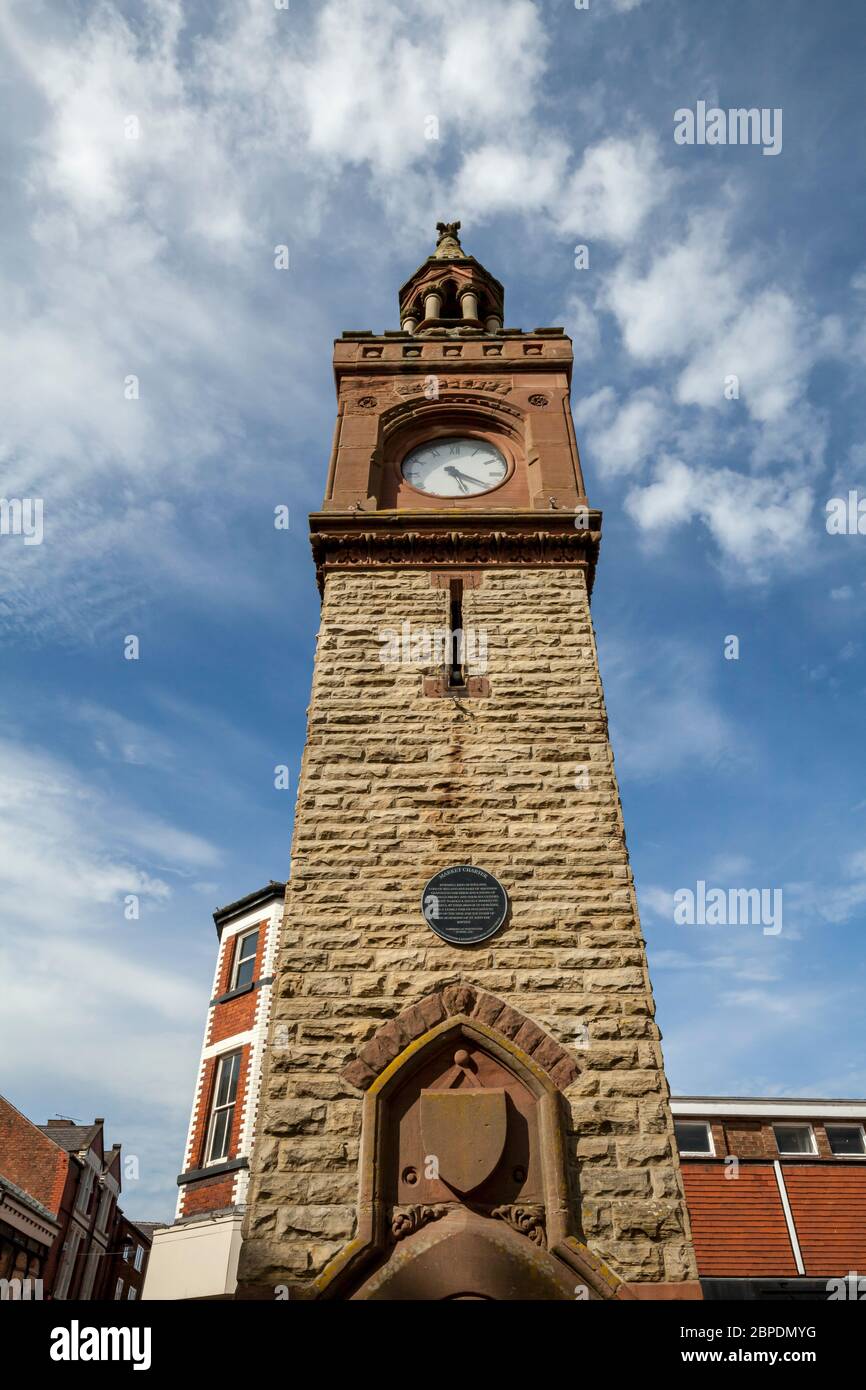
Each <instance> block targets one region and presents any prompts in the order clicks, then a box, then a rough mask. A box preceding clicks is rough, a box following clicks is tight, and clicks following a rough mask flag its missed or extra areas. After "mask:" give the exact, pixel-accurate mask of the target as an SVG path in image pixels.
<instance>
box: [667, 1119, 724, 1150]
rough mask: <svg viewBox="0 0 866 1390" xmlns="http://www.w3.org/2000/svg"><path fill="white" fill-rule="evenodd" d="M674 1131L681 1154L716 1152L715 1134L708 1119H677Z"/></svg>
mask: <svg viewBox="0 0 866 1390" xmlns="http://www.w3.org/2000/svg"><path fill="white" fill-rule="evenodd" d="M674 1132H675V1133H676V1136H677V1147H678V1149H679V1151H680V1153H681V1154H709V1155H710V1157H712V1155H713V1154H714V1152H715V1150H714V1148H713V1136H712V1135H711V1133H710V1127H709V1125H708V1124H707V1122H706V1120H676V1121H675V1123H674Z"/></svg>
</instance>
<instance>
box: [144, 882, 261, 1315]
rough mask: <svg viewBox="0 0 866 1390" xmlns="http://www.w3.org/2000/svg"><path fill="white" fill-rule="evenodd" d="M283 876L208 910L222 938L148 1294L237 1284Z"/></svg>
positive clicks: (200, 1291)
mask: <svg viewBox="0 0 866 1390" xmlns="http://www.w3.org/2000/svg"><path fill="white" fill-rule="evenodd" d="M285 891H286V885H285V883H276V882H273V881H272V882H270V883H268V884H267V885H266V886H265V887H264V888H260V889H258V890H257V891H256V892H255V893H249V894H248V895H247V896H246V897H244V898H241V899H240V900H239V901H238V902H234V903H230V904H229V905H228V906H227V907H223V908H219V909H218V910H217V911H216V912H215V913H214V925H215V927H216V932H217V939H218V942H219V946H218V950H217V962H216V969H215V972H214V980H213V987H212V990H211V998H210V1003H209V1005H208V1009H207V1021H206V1024H205V1032H204V1041H203V1044H202V1051H201V1058H200V1060H199V1067H198V1075H197V1078H196V1085H195V1094H194V1098H193V1105H192V1114H191V1118H190V1125H189V1133H188V1136H187V1143H186V1150H185V1152H184V1160H183V1171H182V1172H181V1174H180V1176H179V1177H178V1180H177V1181H178V1187H179V1189H180V1191H179V1194H178V1202H177V1215H176V1219H175V1221H174V1223H173V1225H171V1226H163V1227H158V1228H157V1229H156V1231H155V1233H154V1241H153V1254H152V1259H151V1265H150V1272H149V1275H148V1280H147V1287H146V1289H145V1292H144V1297H145V1298H148V1299H152V1298H208V1297H225V1296H226V1295H230V1294H232V1293H233V1292H234V1289H235V1285H236V1282H237V1280H236V1272H237V1261H238V1252H239V1249H240V1239H241V1223H242V1220H243V1214H244V1209H245V1204H246V1194H247V1184H248V1181H249V1159H250V1154H251V1152H252V1144H253V1135H254V1133H255V1124H256V1116H257V1110H258V1102H259V1090H260V1086H261V1069H262V1060H263V1057H264V1049H265V1041H266V1038H267V1027H268V1019H269V1017H270V1009H271V988H272V984H273V974H274V958H275V953H276V948H277V934H278V931H279V926H280V922H281V920H282V914H283V900H284V897H285Z"/></svg>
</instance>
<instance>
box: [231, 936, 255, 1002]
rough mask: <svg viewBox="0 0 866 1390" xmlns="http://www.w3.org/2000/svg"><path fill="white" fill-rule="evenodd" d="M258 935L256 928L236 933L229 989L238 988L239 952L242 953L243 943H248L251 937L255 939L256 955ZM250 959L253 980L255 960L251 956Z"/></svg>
mask: <svg viewBox="0 0 866 1390" xmlns="http://www.w3.org/2000/svg"><path fill="white" fill-rule="evenodd" d="M258 935H259V929H258V927H251V928H250V929H249V931H244V932H238V939H237V941H236V942H235V947H234V952H235V955H234V964H233V965H232V981H231V989H237V988H238V974H239V973H240V968H241V952H242V951H243V948H244V942H245V941H249V939H250V937H251V936H254V937H256V953H258ZM252 959H253V979H255V959H256V957H255V955H253V958H252ZM250 983H252V981H250Z"/></svg>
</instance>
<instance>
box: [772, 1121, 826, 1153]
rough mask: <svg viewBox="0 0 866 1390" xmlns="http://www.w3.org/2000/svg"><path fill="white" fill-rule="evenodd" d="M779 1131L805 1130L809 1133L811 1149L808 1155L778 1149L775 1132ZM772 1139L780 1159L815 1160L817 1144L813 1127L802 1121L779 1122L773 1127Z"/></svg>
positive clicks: (792, 1150) (798, 1150)
mask: <svg viewBox="0 0 866 1390" xmlns="http://www.w3.org/2000/svg"><path fill="white" fill-rule="evenodd" d="M780 1129H807V1130H808V1131H809V1142H810V1143H811V1145H812V1148H811V1149H810V1151H809V1152H808V1153H803V1151H802V1150H801V1149H781V1148H779V1136H778V1133H777V1131H778V1130H780ZM773 1138H774V1139H775V1141H776V1148H777V1149H779V1157H780V1158H816V1157H817V1155H818V1144H817V1141H816V1139H815V1126H814V1125H810V1124H809V1123H808V1122H806V1121H802V1120H779V1121H778V1123H775V1124H774V1125H773Z"/></svg>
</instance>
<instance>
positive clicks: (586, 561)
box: [310, 511, 601, 592]
mask: <svg viewBox="0 0 866 1390" xmlns="http://www.w3.org/2000/svg"><path fill="white" fill-rule="evenodd" d="M599 524H600V515H599V513H598V512H590V513H589V515H588V517H587V525H586V526H585V527H584V526H580V527H578V526H576V525H575V517H574V516H572V515H570V514H569V513H566V512H562V513H559V514H556V513H549V514H544V519H543V521H542V518H541V516H540V515H539V513H538V512H537V511H536V512H525V513H513V514H512V515H511V516H510V517H505V516H503V515H502V514H496V513H483V512H473V513H472V514H471V515H470V514H469V513H466V514H464V515H462V516H461V517H460V520H459V521H458V520H457V518H456V517H455V518H454V519H453V520H452V519H451V518H450V517H448V516H443V515H442V513H440V512H425V513H418V512H416V513H407V512H401V513H399V514H398V513H395V512H391V513H388V514H384V513H383V514H380V515H377V514H376V513H371V512H365V513H363V514H362V515H361V516H359V515H358V514H356V513H352V512H345V513H340V512H327V513H321V512H316V513H313V515H312V516H311V517H310V543H311V545H312V549H313V559H314V560H315V562H316V575H317V578H318V582H319V588H320V590H321V589H323V588H324V581H325V576H326V575H327V574H328V573H331V572H332V571H335V570H353V569H387V568H399V569H401V570H405V569H407V568H408V569H435V568H437V567H443V566H445V567H453V568H469V567H472V566H483V567H485V568H494V567H496V566H514V565H520V566H521V567H525V566H527V565H528V566H531V567H534V568H545V569H551V568H553V569H562V568H578V569H583V570H584V571H585V573H586V580H587V587H588V589H589V590H590V592H591V591H592V581H593V578H594V575H595V566H596V562H597V560H598V551H599V544H600V541H601V531H600V529H599Z"/></svg>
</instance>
